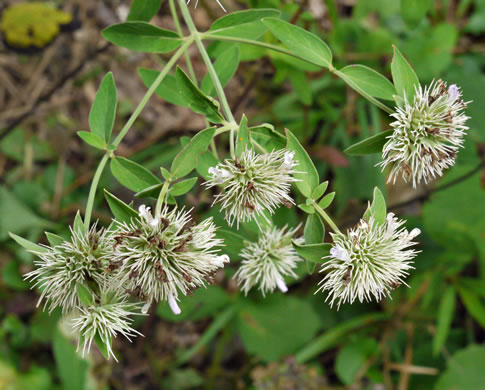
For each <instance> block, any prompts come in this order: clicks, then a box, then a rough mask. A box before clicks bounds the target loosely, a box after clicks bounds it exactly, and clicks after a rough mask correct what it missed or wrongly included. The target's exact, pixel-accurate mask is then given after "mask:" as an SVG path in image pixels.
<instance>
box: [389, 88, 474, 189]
mask: <svg viewBox="0 0 485 390" xmlns="http://www.w3.org/2000/svg"><path fill="white" fill-rule="evenodd" d="M467 104H468V103H465V102H464V101H463V100H462V99H461V91H460V89H459V88H458V87H457V86H456V85H455V84H452V85H450V86H449V87H447V85H446V83H445V82H444V81H442V80H438V81H433V82H432V83H431V84H430V85H428V86H426V87H424V88H423V87H422V86H421V85H420V86H419V87H417V88H416V94H415V96H414V99H413V100H412V101H408V100H407V99H406V97H405V99H404V105H403V106H402V107H397V108H396V112H395V113H393V114H391V116H392V117H394V118H395V119H396V121H394V122H393V123H391V126H392V127H393V129H394V132H393V133H392V135H391V136H390V137H389V139H388V141H387V142H386V144H385V145H384V148H383V150H382V159H383V161H382V162H381V163H380V164H379V165H381V166H382V167H383V169H384V168H385V167H390V169H391V170H390V174H389V179H388V181H392V182H395V181H396V178H397V177H398V176H402V177H403V179H404V180H405V181H408V180H412V183H413V186H414V187H416V185H417V184H419V183H420V182H421V180H423V181H424V182H425V183H427V182H428V180H429V179H431V178H436V177H439V176H442V175H443V171H444V170H446V169H447V168H449V167H451V166H452V165H453V164H454V163H455V159H456V154H457V151H458V149H459V148H460V147H462V146H463V137H464V135H465V133H466V130H468V127H467V126H465V123H466V121H467V120H468V119H469V117H468V116H466V115H465V114H464V113H463V110H464V109H465V108H466V107H467Z"/></svg>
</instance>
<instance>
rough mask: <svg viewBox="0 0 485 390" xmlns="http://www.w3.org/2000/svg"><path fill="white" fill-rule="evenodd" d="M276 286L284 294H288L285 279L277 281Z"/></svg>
mask: <svg viewBox="0 0 485 390" xmlns="http://www.w3.org/2000/svg"><path fill="white" fill-rule="evenodd" d="M276 285H277V286H278V288H279V289H280V291H281V292H282V293H283V294H284V293H287V292H288V287H287V286H286V284H285V282H284V281H283V279H276Z"/></svg>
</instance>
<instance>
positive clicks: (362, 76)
mask: <svg viewBox="0 0 485 390" xmlns="http://www.w3.org/2000/svg"><path fill="white" fill-rule="evenodd" d="M340 73H341V74H343V75H345V78H344V81H345V82H346V83H347V84H349V85H350V86H351V87H352V88H354V89H355V90H356V91H357V92H359V93H362V91H363V92H364V94H367V95H370V96H372V97H375V98H379V99H384V100H390V101H393V100H394V95H396V88H394V85H392V83H391V82H390V81H389V80H388V79H387V78H385V77H384V76H383V75H381V74H380V73H378V72H376V71H375V70H373V69H371V68H368V67H367V66H364V65H349V66H346V67H345V68H343V69H340Z"/></svg>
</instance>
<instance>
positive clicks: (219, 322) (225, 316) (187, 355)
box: [176, 303, 238, 365]
mask: <svg viewBox="0 0 485 390" xmlns="http://www.w3.org/2000/svg"><path fill="white" fill-rule="evenodd" d="M237 311H238V305H237V304H234V303H233V304H232V305H231V306H229V307H228V308H227V309H226V310H225V311H223V312H222V313H221V314H219V315H218V316H216V317H215V320H214V321H213V322H212V324H210V326H209V327H208V328H207V330H206V331H205V332H204V334H203V335H202V337H201V338H200V339H199V341H198V342H197V343H196V344H195V345H194V346H193V347H192V348H190V349H189V350H187V351H185V352H184V353H183V354H182V355H180V357H179V358H178V359H177V362H176V364H177V365H182V364H184V363H186V362H188V361H189V360H190V359H191V358H192V356H194V355H195V354H196V353H197V351H199V349H201V348H202V347H203V346H204V345H207V344H208V343H209V342H210V341H211V340H212V339H213V338H214V337H215V336H216V334H217V333H218V332H219V331H220V330H221V329H222V328H223V327H224V326H226V324H227V323H228V322H229V321H230V320H232V318H233V317H234V316H235V315H236V313H237Z"/></svg>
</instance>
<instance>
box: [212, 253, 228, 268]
mask: <svg viewBox="0 0 485 390" xmlns="http://www.w3.org/2000/svg"><path fill="white" fill-rule="evenodd" d="M230 260H231V259H230V258H229V256H228V255H221V256H218V257H217V258H216V259H215V260H214V261H213V263H212V264H214V265H215V266H216V267H218V268H224V264H225V263H229V262H230Z"/></svg>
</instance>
